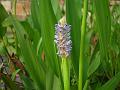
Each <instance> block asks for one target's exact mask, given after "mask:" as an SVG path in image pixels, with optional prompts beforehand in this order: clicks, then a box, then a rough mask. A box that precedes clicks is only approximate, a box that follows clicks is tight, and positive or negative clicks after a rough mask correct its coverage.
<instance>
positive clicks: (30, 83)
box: [20, 74, 35, 90]
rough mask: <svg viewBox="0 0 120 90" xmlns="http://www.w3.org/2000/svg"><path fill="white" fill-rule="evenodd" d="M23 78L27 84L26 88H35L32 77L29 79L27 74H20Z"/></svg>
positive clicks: (28, 89)
mask: <svg viewBox="0 0 120 90" xmlns="http://www.w3.org/2000/svg"><path fill="white" fill-rule="evenodd" d="M20 77H21V79H22V80H23V84H24V86H25V90H34V89H35V87H34V83H33V82H32V80H31V79H29V78H28V77H27V76H25V75H23V74H20Z"/></svg>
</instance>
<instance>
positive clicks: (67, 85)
mask: <svg viewBox="0 0 120 90" xmlns="http://www.w3.org/2000/svg"><path fill="white" fill-rule="evenodd" d="M61 69H62V76H63V82H64V90H70V78H69V66H68V60H66V58H62V64H61Z"/></svg>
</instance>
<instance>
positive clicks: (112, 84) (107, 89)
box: [96, 72, 120, 90]
mask: <svg viewBox="0 0 120 90" xmlns="http://www.w3.org/2000/svg"><path fill="white" fill-rule="evenodd" d="M119 82H120V72H119V73H117V74H116V75H115V76H114V77H113V78H112V79H110V80H109V81H108V82H106V83H105V84H104V85H103V86H102V87H100V88H99V89H96V90H115V88H116V86H117V85H118V84H119Z"/></svg>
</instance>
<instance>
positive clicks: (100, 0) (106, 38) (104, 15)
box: [94, 0, 111, 72]
mask: <svg viewBox="0 0 120 90" xmlns="http://www.w3.org/2000/svg"><path fill="white" fill-rule="evenodd" d="M94 6H95V16H96V25H97V28H96V30H97V32H98V35H99V40H100V58H101V60H102V65H103V68H104V71H105V72H107V71H109V69H110V67H109V60H108V50H109V46H110V36H111V18H110V10H109V0H94Z"/></svg>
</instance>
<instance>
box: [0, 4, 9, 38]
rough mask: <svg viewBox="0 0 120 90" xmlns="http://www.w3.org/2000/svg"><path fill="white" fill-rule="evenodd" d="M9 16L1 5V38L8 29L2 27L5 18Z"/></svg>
mask: <svg viewBox="0 0 120 90" xmlns="http://www.w3.org/2000/svg"><path fill="white" fill-rule="evenodd" d="M7 16H8V14H7V12H6V10H5V8H4V7H3V6H2V4H1V3H0V38H2V37H3V36H4V35H5V33H6V28H4V27H3V26H2V22H3V21H4V20H5V18H6V17H7Z"/></svg>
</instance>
